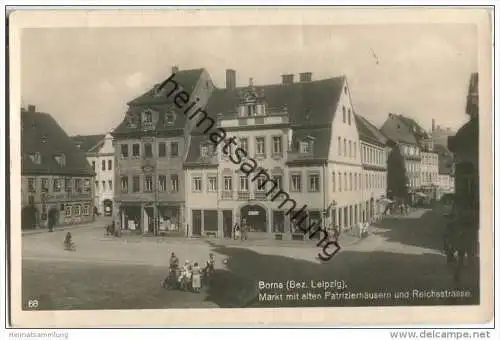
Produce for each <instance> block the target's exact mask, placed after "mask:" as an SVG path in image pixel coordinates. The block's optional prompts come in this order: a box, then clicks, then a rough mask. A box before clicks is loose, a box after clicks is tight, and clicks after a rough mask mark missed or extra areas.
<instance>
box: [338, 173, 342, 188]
mask: <svg viewBox="0 0 500 340" xmlns="http://www.w3.org/2000/svg"><path fill="white" fill-rule="evenodd" d="M339 192H342V173H340V172H339Z"/></svg>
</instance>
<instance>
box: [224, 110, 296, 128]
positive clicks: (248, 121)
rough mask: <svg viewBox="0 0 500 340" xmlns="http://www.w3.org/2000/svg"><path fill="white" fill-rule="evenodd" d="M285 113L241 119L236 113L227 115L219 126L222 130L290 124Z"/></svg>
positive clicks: (272, 113)
mask: <svg viewBox="0 0 500 340" xmlns="http://www.w3.org/2000/svg"><path fill="white" fill-rule="evenodd" d="M289 121H290V120H289V118H288V114H287V113H285V112H271V113H270V112H268V113H267V114H266V115H259V116H244V117H239V116H238V115H237V114H236V113H232V114H229V115H225V116H223V117H222V119H220V120H219V122H218V124H219V126H220V127H222V128H227V127H237V126H253V125H280V124H288V123H289Z"/></svg>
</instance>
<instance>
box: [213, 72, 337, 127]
mask: <svg viewBox="0 0 500 340" xmlns="http://www.w3.org/2000/svg"><path fill="white" fill-rule="evenodd" d="M344 82H345V77H343V76H341V77H335V78H328V79H322V80H316V81H310V82H299V83H292V84H272V85H264V86H255V87H254V88H255V91H256V93H258V94H259V95H263V97H264V101H265V102H266V104H267V107H268V109H269V110H270V111H273V110H277V111H278V110H279V111H282V110H283V109H285V108H286V112H287V113H288V116H289V118H290V124H292V125H300V126H303V125H329V124H330V123H331V122H332V121H333V113H334V112H335V109H336V106H337V102H338V100H339V98H340V95H341V93H342V89H343V85H344ZM245 89H246V87H240V88H236V89H234V90H228V89H215V90H214V92H213V93H212V96H211V97H210V99H209V102H208V105H207V108H206V111H207V112H208V113H209V115H211V116H212V115H218V114H222V115H223V116H231V115H234V114H235V113H236V110H237V106H238V104H239V100H240V92H241V91H243V90H245Z"/></svg>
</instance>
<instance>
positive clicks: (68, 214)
mask: <svg viewBox="0 0 500 340" xmlns="http://www.w3.org/2000/svg"><path fill="white" fill-rule="evenodd" d="M71 211H72V208H71V205H67V206H66V207H65V208H64V214H65V215H66V217H71Z"/></svg>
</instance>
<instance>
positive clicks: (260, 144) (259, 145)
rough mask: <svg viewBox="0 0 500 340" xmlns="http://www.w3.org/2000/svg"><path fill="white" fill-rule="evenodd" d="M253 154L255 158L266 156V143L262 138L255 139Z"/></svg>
mask: <svg viewBox="0 0 500 340" xmlns="http://www.w3.org/2000/svg"><path fill="white" fill-rule="evenodd" d="M255 154H256V155H257V156H265V154H266V141H265V139H264V137H257V138H255Z"/></svg>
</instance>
